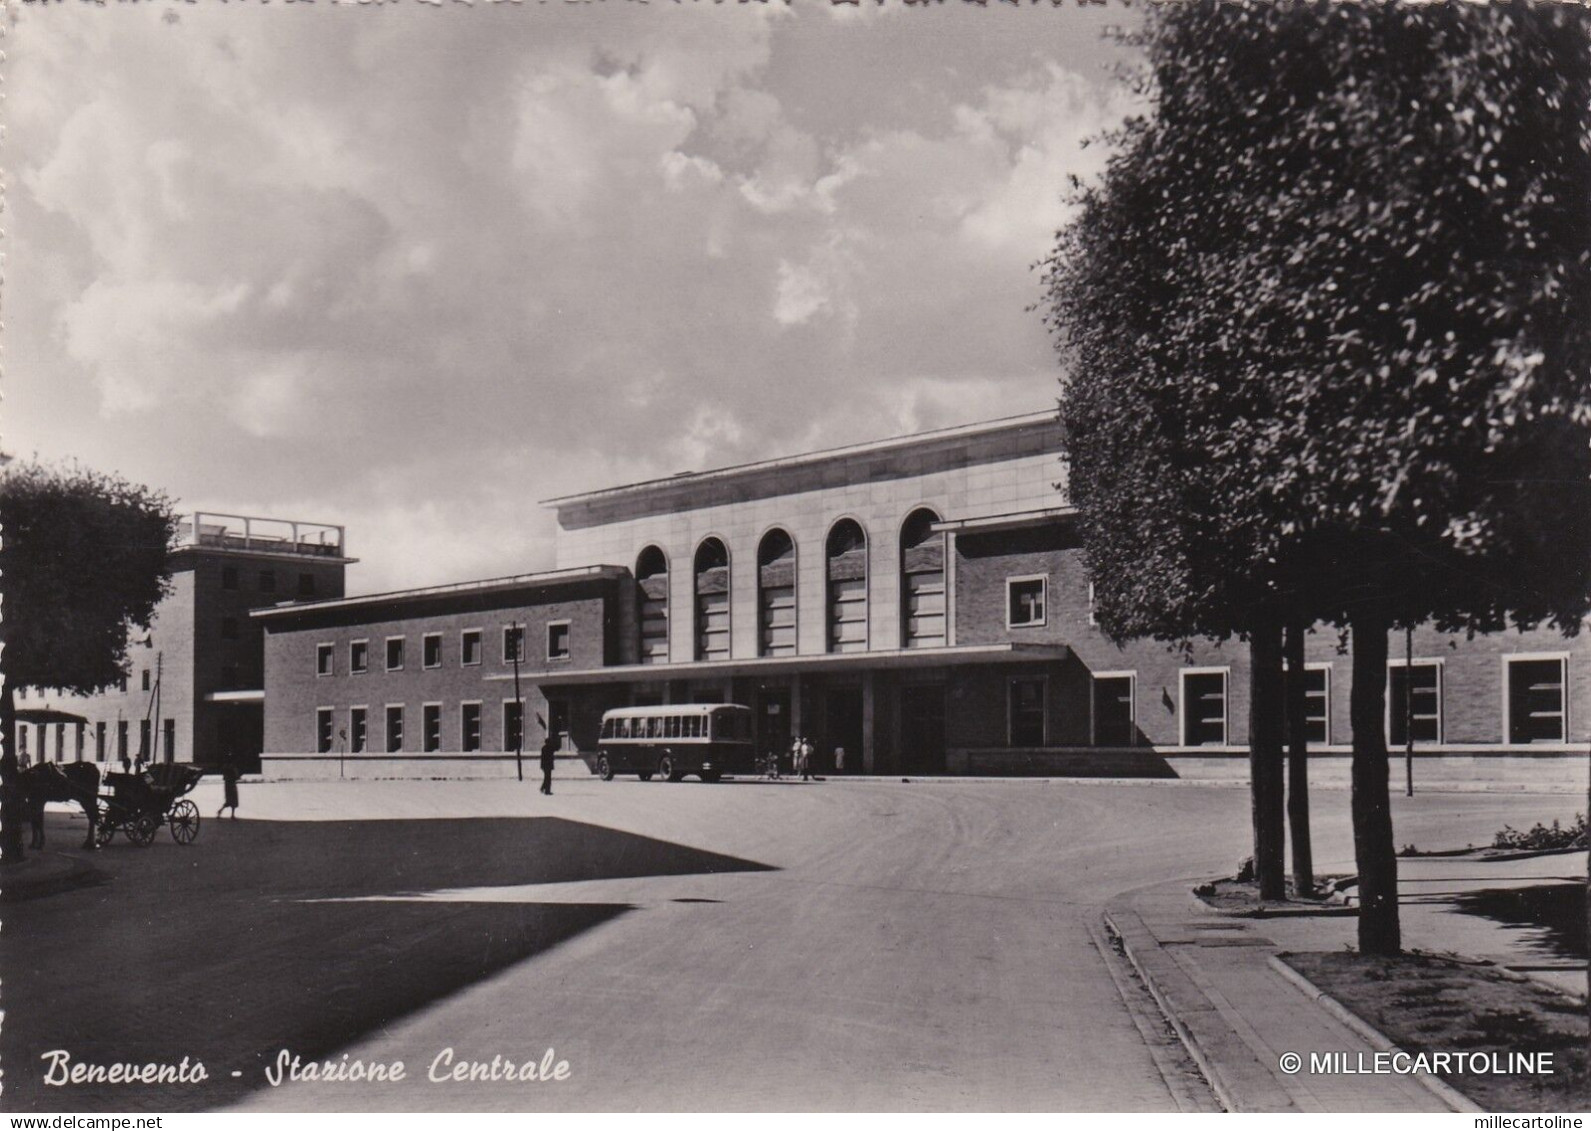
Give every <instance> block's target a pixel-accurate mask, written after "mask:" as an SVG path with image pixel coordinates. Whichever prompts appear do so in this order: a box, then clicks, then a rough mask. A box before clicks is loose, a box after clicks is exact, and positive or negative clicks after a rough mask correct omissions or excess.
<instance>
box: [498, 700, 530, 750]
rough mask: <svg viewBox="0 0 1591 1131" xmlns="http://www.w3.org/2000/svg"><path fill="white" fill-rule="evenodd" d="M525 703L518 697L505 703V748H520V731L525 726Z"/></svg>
mask: <svg viewBox="0 0 1591 1131" xmlns="http://www.w3.org/2000/svg"><path fill="white" fill-rule="evenodd" d="M524 719H525V711H524V704H523V703H521V702H519V700H517V699H510V700H507V701H506V702H505V703H504V704H503V749H504V750H518V749H519V741H520V733H521V730H522V729H523V727H524Z"/></svg>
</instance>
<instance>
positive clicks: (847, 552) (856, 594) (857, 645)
mask: <svg viewBox="0 0 1591 1131" xmlns="http://www.w3.org/2000/svg"><path fill="white" fill-rule="evenodd" d="M824 556H825V558H826V559H827V560H826V562H825V563H824V565H825V568H826V576H827V578H828V587H829V591H828V601H827V604H828V620H829V632H828V643H829V651H830V652H865V651H867V535H866V534H865V533H863V531H862V527H861V526H860V525H859V524H858V523H857V522H856V521H855V520H854V519H849V518H843V519H841V520H840V521H839V522H836V523H835V524H834V526H833V527H832V528H831V529H830V530H829V538H828V543H827V545H826V546H825V553H824Z"/></svg>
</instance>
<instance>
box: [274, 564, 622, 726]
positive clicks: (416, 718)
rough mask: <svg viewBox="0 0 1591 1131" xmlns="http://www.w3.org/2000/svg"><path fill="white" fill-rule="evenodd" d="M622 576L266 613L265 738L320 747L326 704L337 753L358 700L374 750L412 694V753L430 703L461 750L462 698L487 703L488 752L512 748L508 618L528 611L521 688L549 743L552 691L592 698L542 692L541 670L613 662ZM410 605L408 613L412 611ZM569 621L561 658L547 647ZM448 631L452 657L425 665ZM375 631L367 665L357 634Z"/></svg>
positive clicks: (522, 620) (532, 720)
mask: <svg viewBox="0 0 1591 1131" xmlns="http://www.w3.org/2000/svg"><path fill="white" fill-rule="evenodd" d="M620 589H621V587H620V586H617V585H615V584H613V583H607V584H594V583H587V584H583V585H581V586H579V587H578V589H573V588H571V589H569V590H564V591H561V592H560V593H558V594H557V595H556V596H549V597H548V598H546V599H542V600H536V601H527V599H526V598H525V596H524V595H523V594H521V595H519V596H518V597H517V599H516V600H517V603H512V604H510V603H505V602H503V601H502V600H501V599H499V600H498V601H497V602H494V601H493V600H492V599H491V598H490V597H475V598H460V599H457V600H454V601H453V602H452V603H451V604H444V605H443V606H442V607H437V605H436V603H434V602H433V603H432V604H431V605H430V607H429V608H428V609H427V610H426V611H423V612H422V611H410V610H404V609H401V608H393V607H383V606H352V607H345V608H343V609H338V610H326V611H324V612H319V613H316V612H313V611H311V610H305V611H304V612H303V613H301V614H295V615H294V617H293V618H292V620H291V622H290V623H285V624H284V623H280V622H275V621H271V620H269V619H268V620H267V621H266V626H267V633H266V637H265V678H266V686H267V687H268V688H269V693H268V695H267V697H266V708H265V749H266V751H267V753H290V754H305V753H315V752H317V747H318V742H317V738H318V736H317V734H316V726H317V714H316V713H317V711H318V710H320V709H322V708H331V709H332V711H333V716H332V717H333V730H334V743H333V753H336V752H337V749H338V746H339V745H340V742H341V735H340V733H339V732H341V731H343V730H345V729H348V728H349V718H350V715H349V713H350V709H351V708H353V707H364V708H365V709H366V711H367V716H366V718H367V738H366V742H367V745H366V752H367V753H368V754H370V755H380V754H385V753H387V743H386V708H387V707H388V706H389V705H400V704H401V705H402V706H403V708H404V716H403V745H402V751H401V752H402V753H405V754H415V755H420V754H423V753H425V751H424V749H423V739H424V733H423V718H424V707H425V705H426V704H428V703H434V704H439V705H440V709H441V748H440V751H439V752H440V753H460V752H462V747H463V742H462V727H463V712H462V704H463V703H465V702H479V703H480V705H481V731H480V738H481V748H480V751H479V753H480V754H482V755H490V754H501V753H502V752H503V737H504V727H503V722H504V719H503V703H504V701H505V700H506V701H511V700H513V698H514V685H513V682H512V680H510V679H493V678H489V677H493V676H499V677H500V676H507V675H510V674H511V673H512V671H513V666H512V664H510V663H508V662H507V659H506V656H505V653H504V641H503V630H504V628H506V627H507V626H509V625H510V624H511V623H513V622H515V621H517V622H518V623H519V624H520V625H521V626H522V627H523V628H524V631H525V641H526V643H525V660H524V662H523V663H522V664H521V665H520V675H521V689H522V694H523V695H524V698H525V718H526V727H525V736H524V743H525V747H526V749H527V750H535V749H537V748H539V746H540V745H541V741H542V738H543V737H544V732H543V730H542V729H541V728H539V727H538V726H537V724H536V716H537V715H538V714H539V715H540V716H541V717H542V718H543V719H546V718H547V699H548V696H549V695H550V696H551V697H552V698H554V699H564V700H565V701H567V702H569V703H570V706H571V708H574V707H575V705H576V703H577V702H583V700H581V699H580V697H578V696H570V695H568V694H565V693H562V692H559V691H557V690H555V689H554V690H551V691H549V692H548V693H547V694H543V693H542V691H541V690H540V688H539V687H538V685H537V676H538V675H539V674H541V673H545V672H554V671H561V670H578V669H587V668H597V667H601V666H603V665H604V664H605V663H608V662H610V657H611V655H612V650H613V649H614V648H615V647H616V645H617V632H616V630H615V628H614V627H613V623H612V622H613V621H614V620H615V619H616V610H615V609H614V608H613V605H614V603H615V597H616V595H617V593H618V592H620ZM405 612H407V613H408V615H404V613H405ZM564 621H566V622H568V625H569V636H568V647H569V657H568V658H567V659H563V660H552V659H549V658H548V655H547V628H548V625H549V624H553V623H556V622H564ZM466 630H479V631H480V633H481V646H482V658H481V662H480V663H479V664H472V665H466V664H464V663H462V652H461V650H462V637H463V633H464V632H465V631H466ZM433 633H435V634H440V637H441V641H442V653H441V662H440V664H439V665H437V666H436V667H433V668H427V667H425V666H424V663H423V661H424V638H425V637H426V636H427V635H429V634H433ZM389 637H401V638H403V641H404V655H403V667H402V670H399V671H388V670H387V669H386V650H387V649H386V644H387V640H388V638H389ZM356 640H363V641H366V642H367V645H366V646H367V649H368V652H367V656H368V666H367V670H366V671H365V672H363V673H355V672H352V671H350V668H349V654H350V645H351V644H352V643H353V642H354V641H356ZM322 644H329V645H331V649H332V672H331V674H330V675H319V674H317V657H318V649H319V647H320V645H322ZM586 724H587V720H583V719H582V718H579V717H576V718H571V720H570V725H571V733H572V734H573V733H579V732H582V731H584V730H588V729H590V728H589V726H587V725H586Z"/></svg>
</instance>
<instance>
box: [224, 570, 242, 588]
mask: <svg viewBox="0 0 1591 1131" xmlns="http://www.w3.org/2000/svg"><path fill="white" fill-rule="evenodd" d="M237 587H238V567H237V566H222V567H221V588H223V589H236V588H237Z"/></svg>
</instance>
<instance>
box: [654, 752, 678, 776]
mask: <svg viewBox="0 0 1591 1131" xmlns="http://www.w3.org/2000/svg"><path fill="white" fill-rule="evenodd" d="M657 776H658V777H660V778H667V779H668V780H669V781H679V780H680V779H681V778H683V777H684V776H685V775H684V774H682V773H680V770H679V767H678V766H676V765H675V764H674V756H673V755H671V754H665V755H663V756H662V757H661V758H659V759H658V760H657Z"/></svg>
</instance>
